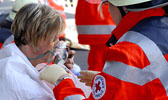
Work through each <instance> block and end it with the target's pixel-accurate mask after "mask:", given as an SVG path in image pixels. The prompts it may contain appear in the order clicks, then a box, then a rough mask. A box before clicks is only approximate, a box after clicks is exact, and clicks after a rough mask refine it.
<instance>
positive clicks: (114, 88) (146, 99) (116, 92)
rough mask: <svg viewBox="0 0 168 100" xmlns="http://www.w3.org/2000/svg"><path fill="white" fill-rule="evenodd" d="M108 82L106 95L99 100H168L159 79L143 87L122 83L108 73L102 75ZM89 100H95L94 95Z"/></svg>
mask: <svg viewBox="0 0 168 100" xmlns="http://www.w3.org/2000/svg"><path fill="white" fill-rule="evenodd" d="M98 75H102V76H103V77H104V78H105V79H106V80H105V81H106V92H105V95H104V96H103V97H102V98H100V99H99V100H168V97H167V95H166V91H165V89H164V87H163V86H162V84H161V82H160V80H159V79H155V80H153V81H151V82H149V83H147V84H145V85H143V86H139V85H136V84H133V83H129V82H124V81H121V80H119V79H117V78H115V77H113V76H110V75H108V74H106V73H100V74H98ZM89 100H94V99H93V97H92V95H91V96H90V98H89Z"/></svg>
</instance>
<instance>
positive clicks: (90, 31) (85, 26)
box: [75, 0, 115, 45]
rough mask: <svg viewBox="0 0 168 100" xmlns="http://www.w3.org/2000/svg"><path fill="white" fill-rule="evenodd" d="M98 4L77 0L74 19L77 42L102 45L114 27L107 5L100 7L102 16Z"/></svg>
mask: <svg viewBox="0 0 168 100" xmlns="http://www.w3.org/2000/svg"><path fill="white" fill-rule="evenodd" d="M92 1H93V0H92ZM95 1H97V0H95ZM98 6H99V3H93V4H92V3H89V2H88V1H87V0H78V4H77V7H76V14H75V20H76V25H77V31H78V40H79V43H82V44H91V45H95V44H103V45H104V44H105V43H106V41H107V40H108V38H109V37H110V35H111V32H112V30H113V29H114V28H115V24H114V22H113V20H112V17H111V15H110V13H109V12H108V6H106V5H103V7H102V8H103V9H102V11H103V16H104V18H102V17H101V16H100V13H99V12H98Z"/></svg>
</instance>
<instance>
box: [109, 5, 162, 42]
mask: <svg viewBox="0 0 168 100" xmlns="http://www.w3.org/2000/svg"><path fill="white" fill-rule="evenodd" d="M164 14H165V11H164V10H163V9H162V8H155V9H149V10H145V11H140V12H129V13H128V14H127V15H126V16H125V17H124V18H123V19H122V20H121V22H120V24H119V25H118V26H117V27H116V28H115V29H114V30H113V31H112V34H115V36H116V38H117V40H118V39H119V38H120V37H121V36H122V35H123V34H124V33H126V32H127V31H128V30H130V29H131V28H132V27H133V26H135V25H136V24H137V23H138V22H139V21H141V20H142V19H144V18H147V17H152V16H163V15H164Z"/></svg>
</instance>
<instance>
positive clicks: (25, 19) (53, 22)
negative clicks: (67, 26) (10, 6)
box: [11, 3, 64, 47]
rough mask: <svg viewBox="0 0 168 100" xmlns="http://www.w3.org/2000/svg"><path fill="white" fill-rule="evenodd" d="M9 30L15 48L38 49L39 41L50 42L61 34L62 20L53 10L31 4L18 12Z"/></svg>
mask: <svg viewBox="0 0 168 100" xmlns="http://www.w3.org/2000/svg"><path fill="white" fill-rule="evenodd" d="M11 30H12V33H13V34H14V40H15V43H16V45H17V46H21V45H26V44H32V46H35V47H38V44H39V43H40V41H42V40H44V41H45V40H46V39H51V40H52V38H54V37H56V36H58V34H60V33H62V32H63V30H64V20H63V18H62V17H61V15H60V14H59V13H58V12H57V11H56V10H54V9H53V8H51V7H49V6H47V5H41V4H34V3H31V4H27V5H25V6H23V7H22V8H21V9H20V10H19V11H18V13H17V14H16V17H15V19H14V21H13V24H12V28H11Z"/></svg>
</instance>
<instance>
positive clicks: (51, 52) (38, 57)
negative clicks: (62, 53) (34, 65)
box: [28, 50, 54, 60]
mask: <svg viewBox="0 0 168 100" xmlns="http://www.w3.org/2000/svg"><path fill="white" fill-rule="evenodd" d="M47 53H50V54H52V55H53V56H54V52H53V51H51V50H49V51H47V52H45V53H44V54H42V55H40V56H37V57H35V58H28V60H36V59H40V58H42V57H44V56H45V55H46V54H47Z"/></svg>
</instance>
